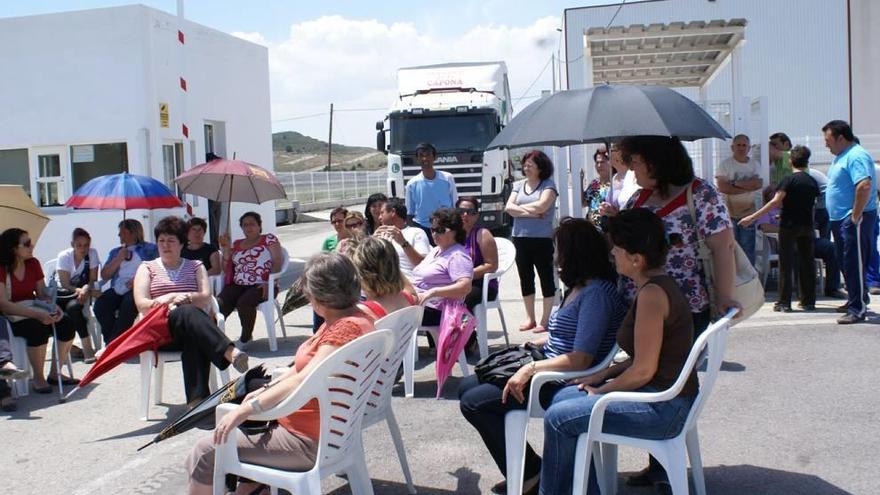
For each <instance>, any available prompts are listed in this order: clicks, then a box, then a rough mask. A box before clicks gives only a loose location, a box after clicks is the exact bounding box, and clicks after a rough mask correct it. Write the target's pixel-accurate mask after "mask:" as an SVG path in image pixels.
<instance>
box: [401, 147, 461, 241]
mask: <svg viewBox="0 0 880 495" xmlns="http://www.w3.org/2000/svg"><path fill="white" fill-rule="evenodd" d="M436 159H437V150H436V148H434V145H432V144H431V143H421V144H419V145H418V146H416V162H418V164H419V165H420V166H421V167H422V171H421V172H419V174H418V175H416V176H415V177H413V178H412V179H410V180H409V182H407V183H406V209H407V211H408V216H409V219H410V220H412V222H413V226H415V227H419V228H421V229H422V230H424V231H425V234H426V235H427V236H428V240H429V241H430V242H431V245H432V246H433V245H434V239H433V238H432V237H431V214H433V213H434V212H435V211H437V209H438V208H452V206H453V205H454V204H455V201H456V200H457V199H458V193H457V192H456V190H455V179H453V178H452V174H450V173H449V172H443V171H440V170H436V169H435V168H434V160H436Z"/></svg>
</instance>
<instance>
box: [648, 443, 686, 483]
mask: <svg viewBox="0 0 880 495" xmlns="http://www.w3.org/2000/svg"><path fill="white" fill-rule="evenodd" d="M651 455H653V456H654V458H655V459H657V462H659V463H660V465H661V466H663V469H665V470H666V476H667V477H668V478H669V487H670V488H671V489H672V493H673V495H688V479H687V459H686V458H685V457H686V450H685V445H684V442H665V443H664V445H663V448H662V449H660V450H655V451H652V452H651Z"/></svg>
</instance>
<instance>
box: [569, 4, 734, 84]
mask: <svg viewBox="0 0 880 495" xmlns="http://www.w3.org/2000/svg"><path fill="white" fill-rule="evenodd" d="M745 26H746V20H745V19H732V20H729V21H724V20H714V21H710V22H702V21H696V22H689V23H683V22H673V23H670V24H651V25H650V26H644V25H641V24H634V25H632V26H628V27H625V26H611V27H609V28H607V29H606V28H590V29H588V30H587V32H586V33H585V34H584V44H585V56H586V57H588V58H589V59H590V60H589V61H590V62H591V65H592V72H593V84H602V83H608V84H650V85H658V86H670V87H700V86H702V85H704V84H705V83H706V82H707V81H709V79H710V78H711V77H712V75H713V74H714V73H715V72H716V71H717V70H718V69H719V68H721V67H722V65H723V64H724V62H725V61H726V59H727V57H728V56H729V55H730V53H731V51H732V50H733V49H734V48H736V46H737V44H738V43H739V42H740V41H741V40H742V39H743V36H744V31H745Z"/></svg>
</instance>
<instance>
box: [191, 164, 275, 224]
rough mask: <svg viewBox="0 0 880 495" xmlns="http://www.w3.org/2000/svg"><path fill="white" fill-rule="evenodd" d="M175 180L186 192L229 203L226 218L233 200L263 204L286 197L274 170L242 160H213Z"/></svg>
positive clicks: (197, 166)
mask: <svg viewBox="0 0 880 495" xmlns="http://www.w3.org/2000/svg"><path fill="white" fill-rule="evenodd" d="M174 182H176V183H177V185H178V187H180V191H181V192H183V193H186V194H192V195H195V196H201V197H203V198H208V199H211V200H214V201H219V202H223V203H227V206H226V208H227V219H228V212H229V210H228V209H229V206H230V205H231V203H233V202H236V203H252V204H260V203H265V202H266V201H272V200H275V199H284V198H287V193H286V192H285V191H284V187H283V186H282V185H281V183H280V182H279V181H278V178H277V177H275V174H273V173H272V172H270V171H268V170H266V169H264V168H263V167H260V166H259V165H254V164H252V163H248V162H245V161H242V160H226V159H224V158H218V159H216V160H211V161H210V162H208V163H203V164H201V165H196V166H195V167H193V168H191V169H189V170H187V171H186V172H184V173H182V174H180V175H178V176H177V178H176V179H174ZM229 222H231V220H229ZM227 232H228V230H227Z"/></svg>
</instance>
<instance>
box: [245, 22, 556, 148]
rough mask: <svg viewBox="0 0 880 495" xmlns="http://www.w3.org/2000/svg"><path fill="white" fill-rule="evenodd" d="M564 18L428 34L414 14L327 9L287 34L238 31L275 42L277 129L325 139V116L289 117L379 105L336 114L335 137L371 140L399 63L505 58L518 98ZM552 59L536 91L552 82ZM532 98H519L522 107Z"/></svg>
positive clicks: (267, 43)
mask: <svg viewBox="0 0 880 495" xmlns="http://www.w3.org/2000/svg"><path fill="white" fill-rule="evenodd" d="M558 26H559V19H558V18H555V17H545V18H541V19H537V20H535V22H534V23H532V24H531V25H529V26H524V27H511V26H504V25H491V24H489V25H480V26H476V27H474V28H472V29H470V30H468V31H466V32H465V33H463V34H462V35H460V36H454V37H453V36H448V37H444V36H443V35H438V34H430V35H429V34H424V33H423V32H422V31H420V30H419V28H418V26H417V25H416V24H414V23H410V22H401V23H393V24H384V23H381V22H379V21H376V20H355V19H348V18H345V17H342V16H338V15H334V16H324V17H320V18H318V19H314V20H309V21H305V22H301V23H297V24H293V25H292V26H291V28H290V35H289V37H288V39H286V40H283V41H281V42H271V41H268V40H266V39H265V38H264V37H263V36H262V35H261V34H260V33H234V34H235V35H236V36H238V37H241V38H243V39H247V40H249V41H253V42H255V43H259V44H262V45H265V46H268V47H269V68H270V72H271V91H272V119H273V121H274V122H273V129H274V130H275V131H279V130H296V131H299V132H302V133H304V134H308V135H311V136H314V137H318V138H321V139H324V140H326V137H327V117H326V116H321V117H316V118H309V119H299V120H287V121H282V120H281V119H286V118H289V117H296V116H303V115H311V114H315V113H322V112H327V111H328V110H329V106H330V103H331V102H332V103H334V105H335V108H336V109H362V108H381V109H382V110H374V111H363V112H337V113H336V114H334V125H333V138H334V139H333V140H334V141H335V142H341V143H344V144H355V145H363V146H372V145H373V144H374V141H375V131H374V126H373V125H374V123H375V122H376V121H378V120H381V119H382V117H383V116H384V115H385V109H387V108H388V107H389V106H390V104H391V101H392V99H393V98H395V96H396V85H397V79H396V78H397V72H396V71H397V69H398V68H399V67H406V66H412V65H424V64H435V63H446V62H464V61H488V60H503V61H505V62H507V66H508V69H509V71H510V75H509V77H510V85H511V91H512V92H513V95H514V98H518V97H519V96H521V95H522V94H523V92H524V91H525V90H526V88H527V87H528V86H529V84H531V83H532V81H534V80H535V78H536V77H537V76H538V73H539V72H540V71H541V69H542V68H543V67H544V65H545V64H546V63H547V61H548V60H549V58H550V55H551V54H552V53H553V52H554V51H555V50H556V47H557V43H558V35H559V33H557V31H556V28H557V27H558ZM551 77H552V76H551V70H550V68H549V67H548V68H547V70H546V71H545V72H544V74H543V75H542V76H541V78H540V79H539V80H538V81H537V83H536V84H535V86H534V87H533V88H532V89H531V90H530V91H529V93H530V94H539V93H540V90H542V89H549V88H550V86H551ZM530 101H532V100H530V99H528V100H522V101H520V102H518V103H515V107H514V108H515V109H521V108H522V107H523V106H525V105H526V104H528V103H529V102H530Z"/></svg>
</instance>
